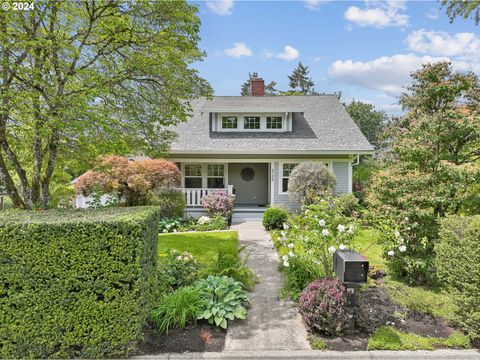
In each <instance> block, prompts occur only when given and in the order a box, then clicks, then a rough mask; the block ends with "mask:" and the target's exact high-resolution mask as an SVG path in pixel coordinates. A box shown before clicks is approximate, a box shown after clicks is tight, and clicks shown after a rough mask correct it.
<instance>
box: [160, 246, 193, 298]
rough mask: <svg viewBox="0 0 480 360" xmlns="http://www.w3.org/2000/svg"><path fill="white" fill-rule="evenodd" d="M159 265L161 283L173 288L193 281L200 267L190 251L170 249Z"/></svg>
mask: <svg viewBox="0 0 480 360" xmlns="http://www.w3.org/2000/svg"><path fill="white" fill-rule="evenodd" d="M158 267H159V281H160V283H162V285H166V286H168V287H169V288H171V289H176V288H179V287H181V286H185V285H190V284H191V283H193V282H194V281H195V280H196V279H197V273H198V270H199V268H200V266H199V265H198V262H197V261H196V260H195V259H194V257H193V256H192V255H191V254H190V253H188V252H183V253H181V252H180V251H177V250H170V252H169V253H168V254H167V256H166V257H165V259H164V260H162V262H161V264H159V265H158Z"/></svg>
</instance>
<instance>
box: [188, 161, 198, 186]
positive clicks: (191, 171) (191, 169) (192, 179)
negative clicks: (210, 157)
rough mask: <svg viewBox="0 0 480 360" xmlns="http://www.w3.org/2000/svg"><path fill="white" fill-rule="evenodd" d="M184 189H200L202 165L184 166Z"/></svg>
mask: <svg viewBox="0 0 480 360" xmlns="http://www.w3.org/2000/svg"><path fill="white" fill-rule="evenodd" d="M185 187H186V188H201V187H202V164H185Z"/></svg>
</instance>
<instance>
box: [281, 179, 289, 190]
mask: <svg viewBox="0 0 480 360" xmlns="http://www.w3.org/2000/svg"><path fill="white" fill-rule="evenodd" d="M287 191H288V178H283V179H282V192H287Z"/></svg>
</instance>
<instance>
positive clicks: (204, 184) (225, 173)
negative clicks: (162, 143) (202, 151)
mask: <svg viewBox="0 0 480 360" xmlns="http://www.w3.org/2000/svg"><path fill="white" fill-rule="evenodd" d="M199 163H200V164H201V166H202V176H201V178H202V187H201V188H202V189H206V188H207V185H208V178H209V177H217V176H208V165H223V179H224V180H223V183H224V185H225V189H227V187H228V163H226V162H221V163H219V162H215V161H208V162H205V161H201V162H200V161H186V162H182V163H181V172H182V188H185V165H198V164H199ZM187 177H197V176H187ZM198 177H200V176H198ZM218 177H220V176H218ZM219 189H220V188H219Z"/></svg>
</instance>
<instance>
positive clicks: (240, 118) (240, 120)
mask: <svg viewBox="0 0 480 360" xmlns="http://www.w3.org/2000/svg"><path fill="white" fill-rule="evenodd" d="M225 116H236V117H237V128H236V129H224V128H222V118H223V117H225ZM248 116H258V117H260V129H245V128H244V127H245V117H248ZM268 116H276V117H281V118H282V128H281V129H267V117H268ZM288 117H289V113H278V112H277V113H275V112H273V113H218V116H217V119H216V124H215V125H216V126H213V128H214V129H216V131H218V132H288V131H291V129H289V127H290V126H289V121H287V118H288ZM290 122H291V121H290Z"/></svg>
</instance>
